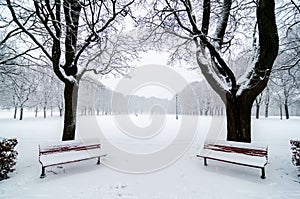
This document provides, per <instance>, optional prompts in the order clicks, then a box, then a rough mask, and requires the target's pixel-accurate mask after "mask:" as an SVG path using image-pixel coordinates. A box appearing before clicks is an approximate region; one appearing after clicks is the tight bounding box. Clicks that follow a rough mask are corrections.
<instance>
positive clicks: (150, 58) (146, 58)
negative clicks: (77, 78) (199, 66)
mask: <svg viewBox="0 0 300 199" xmlns="http://www.w3.org/2000/svg"><path fill="white" fill-rule="evenodd" d="M167 59H168V54H167V53H159V52H155V51H149V52H147V53H143V54H142V59H141V61H140V62H138V63H136V65H137V67H138V66H143V65H149V64H157V65H166V66H167ZM168 67H170V68H171V69H173V70H175V71H176V72H178V73H179V74H180V75H181V76H182V77H183V78H185V80H186V81H187V82H188V83H190V82H194V81H201V80H202V77H201V74H200V72H199V70H188V69H187V67H185V66H168ZM121 78H122V77H120V78H116V77H114V76H112V75H107V76H105V77H103V78H102V79H101V83H102V84H104V85H105V86H106V87H108V88H110V89H111V90H115V87H116V85H117V84H118V82H119V81H120V79H121ZM123 94H127V93H123ZM134 94H135V95H138V96H145V97H158V98H168V99H171V98H172V97H173V96H174V93H172V92H170V90H168V89H166V88H165V87H163V86H159V85H145V86H142V87H140V88H139V89H137V90H136V92H135V93H134Z"/></svg>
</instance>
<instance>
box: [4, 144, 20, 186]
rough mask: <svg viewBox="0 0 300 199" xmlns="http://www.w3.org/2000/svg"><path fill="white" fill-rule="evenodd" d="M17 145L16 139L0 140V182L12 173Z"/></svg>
mask: <svg viewBox="0 0 300 199" xmlns="http://www.w3.org/2000/svg"><path fill="white" fill-rule="evenodd" d="M17 144H18V141H17V139H15V138H13V139H7V138H0V181H1V180H3V179H7V178H9V177H8V173H10V172H13V171H14V168H13V167H14V166H15V165H16V157H17V155H18V152H17V151H15V146H16V145H17Z"/></svg>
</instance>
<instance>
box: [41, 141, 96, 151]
mask: <svg viewBox="0 0 300 199" xmlns="http://www.w3.org/2000/svg"><path fill="white" fill-rule="evenodd" d="M97 148H101V144H100V142H99V140H97V139H90V140H72V141H62V142H53V143H47V144H40V145H39V155H47V154H52V153H62V152H67V151H82V150H91V149H97Z"/></svg>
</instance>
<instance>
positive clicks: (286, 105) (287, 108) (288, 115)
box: [284, 103, 290, 120]
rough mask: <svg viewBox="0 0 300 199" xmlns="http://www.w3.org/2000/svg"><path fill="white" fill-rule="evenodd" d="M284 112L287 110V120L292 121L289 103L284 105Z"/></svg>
mask: <svg viewBox="0 0 300 199" xmlns="http://www.w3.org/2000/svg"><path fill="white" fill-rule="evenodd" d="M284 110H285V118H286V119H287V120H288V119H290V114H289V106H288V104H287V103H284Z"/></svg>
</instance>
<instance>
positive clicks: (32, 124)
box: [0, 112, 300, 199]
mask: <svg viewBox="0 0 300 199" xmlns="http://www.w3.org/2000/svg"><path fill="white" fill-rule="evenodd" d="M33 115H34V114H33V113H32V114H25V119H24V120H23V121H19V120H13V119H11V116H12V114H11V113H8V112H0V136H1V137H17V138H18V141H19V144H18V145H17V151H18V152H19V155H18V161H17V165H16V167H15V168H16V171H15V172H14V173H12V174H10V176H11V178H10V179H8V180H4V181H0V198H107V199H108V198H124V199H125V198H126V199H127V198H134V199H135V198H142V199H144V198H145V199H150V198H151V199H152V198H163V199H168V198H172V199H174V198H187V199H189V198H190V199H192V198H264V199H266V198H270V199H274V198H275V199H276V198H288V199H291V198H300V189H299V187H300V178H299V177H297V170H296V168H295V167H294V166H293V165H292V164H291V155H290V149H289V148H290V145H289V140H290V139H291V138H296V139H297V138H298V139H299V138H300V131H299V129H300V118H292V119H290V120H280V119H278V118H269V119H264V118H262V119H259V120H256V119H253V121H252V132H253V135H252V136H253V142H255V143H262V144H267V145H268V146H269V164H268V165H267V167H266V176H267V178H266V179H264V180H263V179H261V178H260V170H259V169H254V168H249V167H242V166H237V165H232V164H226V163H221V162H215V161H208V166H207V167H205V166H203V160H202V159H197V158H196V154H198V153H199V151H200V148H201V145H202V142H203V141H204V139H205V138H206V134H207V133H208V132H210V129H211V128H212V126H210V125H211V124H213V125H214V123H212V121H213V119H212V118H211V117H199V118H197V119H198V121H197V122H198V126H197V130H196V136H195V138H193V139H191V137H188V138H187V139H186V140H184V139H179V140H176V138H175V137H176V136H177V135H174V134H173V132H174V133H175V134H176V133H178V128H180V125H181V124H182V118H179V120H175V117H174V116H167V117H166V118H165V119H166V120H165V123H164V125H163V129H162V131H161V132H160V134H159V135H154V136H153V137H151V138H147V139H137V138H135V137H130V136H127V135H125V134H123V133H121V132H120V128H118V127H117V125H116V121H115V120H114V119H113V118H112V117H111V116H100V117H98V118H97V121H98V124H99V126H101V127H100V128H101V131H102V132H103V133H104V135H105V136H106V140H103V150H104V151H105V150H106V152H107V153H108V156H107V157H106V158H104V159H103V160H102V162H103V164H101V165H96V164H95V163H96V160H90V161H83V162H79V163H73V164H67V165H63V167H50V168H47V173H46V174H47V177H46V178H44V179H40V178H39V176H40V172H41V165H40V164H39V162H38V144H40V143H47V142H50V141H51V142H52V141H59V140H60V138H61V132H62V122H63V120H62V118H60V117H58V116H53V117H48V118H47V119H43V118H34V117H33ZM130 118H131V119H133V120H134V121H133V123H135V124H136V125H137V126H140V127H145V126H147V125H148V124H149V122H150V123H151V120H149V118H148V117H146V116H134V117H130ZM188 119H189V118H188ZM190 119H192V118H190ZM189 128H192V127H189ZM189 128H187V130H189ZM176 129H177V130H176ZM187 133H188V132H187ZM80 136H84V133H82V132H81V133H80ZM218 136H219V138H220V137H222V136H223V135H218ZM108 142H109V143H110V144H112V145H111V146H116V148H119V149H120V151H126V152H127V153H128V154H136V153H137V152H139V151H140V152H141V154H146V155H147V154H149V153H157V154H158V155H162V157H161V159H167V158H168V157H166V153H160V151H162V149H163V148H164V147H166V146H169V145H172V144H175V145H176V144H177V145H178V146H179V145H180V146H183V145H184V147H183V148H184V149H185V148H186V147H188V149H187V150H186V152H185V153H184V154H183V155H182V154H177V155H178V157H179V159H177V160H176V161H174V162H172V163H171V164H165V162H163V161H162V162H161V163H164V165H160V166H161V169H158V168H159V167H157V168H156V169H155V168H154V167H151V168H150V167H149V168H148V172H145V173H143V172H142V171H141V170H139V171H140V172H139V174H137V173H133V172H134V168H133V166H134V165H133V164H131V163H128V164H127V165H125V166H124V165H122V164H123V163H122V161H125V162H126V157H123V158H119V156H118V154H115V153H113V152H112V153H110V149H109V145H108ZM189 144H191V145H189ZM106 146H107V148H106ZM179 148H180V147H179ZM177 149H178V148H177ZM176 152H177V153H179V152H180V151H176ZM128 158H129V159H130V157H129V156H128ZM120 159H121V160H120ZM127 160H128V159H127ZM118 161H121V162H120V164H119V165H118ZM135 161H137V160H135ZM157 161H160V160H157ZM134 163H135V164H139V166H137V168H138V169H143V167H146V166H147V165H146V164H145V162H143V161H141V162H140V163H139V162H134ZM118 166H119V167H118ZM126 166H128V168H127V167H126ZM152 166H153V165H152ZM154 166H157V165H154ZM120 170H122V171H120ZM152 170H155V171H152ZM126 171H130V172H126ZM145 171H146V170H145Z"/></svg>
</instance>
